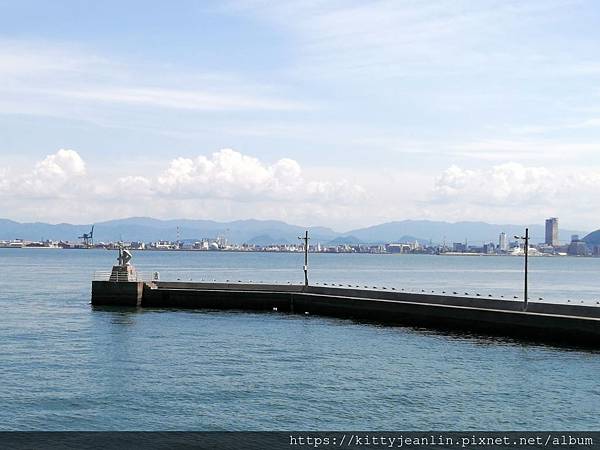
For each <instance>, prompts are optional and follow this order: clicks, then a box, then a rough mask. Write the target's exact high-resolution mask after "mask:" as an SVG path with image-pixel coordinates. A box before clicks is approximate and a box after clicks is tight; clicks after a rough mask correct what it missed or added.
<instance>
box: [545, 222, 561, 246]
mask: <svg viewBox="0 0 600 450" xmlns="http://www.w3.org/2000/svg"><path fill="white" fill-rule="evenodd" d="M546 245H551V246H552V247H556V246H557V245H558V219H557V218H556V217H550V218H549V219H546Z"/></svg>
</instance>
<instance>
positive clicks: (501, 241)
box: [498, 231, 508, 252]
mask: <svg viewBox="0 0 600 450" xmlns="http://www.w3.org/2000/svg"><path fill="white" fill-rule="evenodd" d="M498 248H499V249H500V251H502V252H506V251H508V239H507V238H506V233H505V232H504V231H503V232H502V233H500V237H499V238H498Z"/></svg>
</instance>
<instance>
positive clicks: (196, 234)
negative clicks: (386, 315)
mask: <svg viewBox="0 0 600 450" xmlns="http://www.w3.org/2000/svg"><path fill="white" fill-rule="evenodd" d="M91 227H92V225H91V224H84V225H73V224H68V223H59V224H48V223H42V222H33V223H20V222H16V221H13V220H8V219H0V240H10V239H26V240H44V239H51V240H65V241H67V240H68V241H77V239H78V236H81V235H82V234H83V233H88V232H89V231H90V229H91ZM524 228H525V225H498V224H490V223H485V222H455V223H452V222H442V221H431V220H402V221H395V222H387V223H383V224H379V225H373V226H370V227H366V228H358V229H355V230H350V231H347V232H344V233H341V232H337V231H334V230H332V229H331V228H327V227H320V226H315V227H308V229H309V230H310V236H311V239H312V242H321V243H329V242H332V243H334V244H345V243H347V244H357V243H386V242H409V241H410V242H414V241H415V240H417V241H419V242H421V243H426V242H433V243H443V242H446V243H452V242H464V241H465V240H467V241H468V243H471V244H482V243H484V242H497V241H498V236H499V234H500V233H501V232H505V233H506V234H507V235H508V237H509V239H512V236H513V235H515V234H522V233H523V231H524ZM305 229H306V227H303V226H298V225H290V224H288V223H285V222H281V221H277V220H255V219H249V220H236V221H232V222H217V221H212V220H190V219H176V220H160V219H153V218H149V217H131V218H127V219H118V220H109V221H106V222H97V223H96V224H95V227H94V241H95V242H107V241H118V240H125V241H143V242H150V241H157V240H170V241H175V240H177V239H180V240H200V239H202V238H215V237H217V236H223V237H225V238H227V239H228V240H229V241H230V242H237V243H250V244H258V245H268V244H273V243H292V242H297V241H298V239H297V238H298V236H300V235H301V234H303V232H304V230H305ZM529 230H530V235H531V237H532V242H536V243H537V242H543V241H544V226H543V225H538V224H534V225H529ZM572 234H579V235H581V236H584V235H586V234H587V233H585V232H581V231H575V230H562V229H561V230H560V231H559V239H560V240H561V242H564V243H568V242H569V241H570V240H571V235H572Z"/></svg>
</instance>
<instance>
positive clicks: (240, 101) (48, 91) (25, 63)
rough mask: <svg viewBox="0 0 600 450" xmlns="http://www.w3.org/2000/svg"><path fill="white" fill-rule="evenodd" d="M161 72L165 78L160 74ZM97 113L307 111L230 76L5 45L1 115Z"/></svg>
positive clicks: (41, 46)
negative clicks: (103, 110) (113, 110)
mask: <svg viewBox="0 0 600 450" xmlns="http://www.w3.org/2000/svg"><path fill="white" fill-rule="evenodd" d="M157 73H159V74H160V77H157V76H156V75H155V74H157ZM94 106H95V107H96V108H97V109H98V108H100V107H102V108H108V109H109V110H111V108H116V107H119V108H118V109H117V112H118V113H119V114H121V113H122V107H124V106H125V107H129V108H136V107H137V108H144V109H145V110H148V109H171V110H179V111H190V112H193V111H290V110H306V109H309V108H308V106H307V105H306V104H305V103H304V102H303V101H296V100H291V99H287V98H283V97H282V96H281V95H279V93H277V94H276V93H273V89H271V88H270V87H268V86H263V85H256V84H255V83H251V82H250V81H249V80H242V79H238V78H236V77H233V76H231V75H229V74H218V73H193V72H192V71H185V72H184V73H183V74H180V73H175V72H174V71H173V69H169V68H166V67H159V66H157V67H144V68H141V67H136V66H135V65H134V64H123V63H120V62H118V61H113V60H110V59H107V58H104V57H102V56H97V55H94V54H93V52H90V51H89V50H87V49H84V48H80V47H77V46H72V45H71V46H67V45H64V44H63V45H60V44H54V45H51V44H48V43H40V42H26V41H23V42H22V41H14V40H11V41H8V40H2V39H0V111H2V112H4V113H19V114H22V113H27V114H36V115H48V116H58V117H72V118H76V119H82V120H83V119H87V120H90V121H95V120H97V116H101V117H102V115H101V114H100V112H99V111H96V110H95V109H94V108H91V107H94Z"/></svg>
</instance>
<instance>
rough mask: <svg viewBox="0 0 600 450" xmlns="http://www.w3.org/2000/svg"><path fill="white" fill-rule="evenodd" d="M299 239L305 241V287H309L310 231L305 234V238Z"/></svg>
mask: <svg viewBox="0 0 600 450" xmlns="http://www.w3.org/2000/svg"><path fill="white" fill-rule="evenodd" d="M298 239H300V240H302V241H304V286H308V241H309V240H310V238H309V237H308V230H306V231H305V232H304V236H298Z"/></svg>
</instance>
